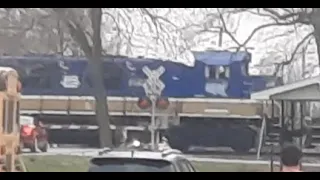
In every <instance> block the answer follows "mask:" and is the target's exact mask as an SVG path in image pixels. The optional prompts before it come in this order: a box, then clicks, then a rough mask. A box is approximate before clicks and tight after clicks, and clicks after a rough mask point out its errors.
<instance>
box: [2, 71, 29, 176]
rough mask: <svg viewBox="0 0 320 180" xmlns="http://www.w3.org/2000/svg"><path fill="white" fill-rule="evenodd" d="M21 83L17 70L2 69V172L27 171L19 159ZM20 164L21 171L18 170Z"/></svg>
mask: <svg viewBox="0 0 320 180" xmlns="http://www.w3.org/2000/svg"><path fill="white" fill-rule="evenodd" d="M20 90H21V83H20V81H19V76H18V73H17V71H16V70H14V69H12V68H9V67H0V166H1V171H2V172H16V171H22V172H23V171H25V170H24V169H25V168H23V167H22V168H21V166H23V163H21V162H20V160H21V158H20V157H19V155H18V154H17V153H18V149H19V142H20V140H19V138H20V125H19V114H20V113H19V109H20V108H19V101H20ZM18 164H20V166H19V169H18V168H17V167H18V166H17V165H18Z"/></svg>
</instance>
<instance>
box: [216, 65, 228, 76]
mask: <svg viewBox="0 0 320 180" xmlns="http://www.w3.org/2000/svg"><path fill="white" fill-rule="evenodd" d="M229 77H230V67H228V66H217V69H216V79H225V78H229Z"/></svg>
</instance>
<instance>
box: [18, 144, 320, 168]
mask: <svg viewBox="0 0 320 180" xmlns="http://www.w3.org/2000/svg"><path fill="white" fill-rule="evenodd" d="M98 151H99V149H97V148H74V147H63V148H50V149H49V151H48V152H46V153H30V152H28V151H24V154H23V156H47V155H72V156H87V157H88V156H89V157H90V156H96V155H97V152H98ZM186 156H187V157H188V159H189V160H190V161H198V162H216V163H231V164H232V163H233V164H257V165H268V164H270V161H267V160H245V159H238V158H236V157H235V158H234V159H230V158H228V159H225V158H214V157H209V156H208V157H205V156H198V155H186ZM275 164H279V162H275ZM303 166H306V167H308V166H309V167H320V163H303Z"/></svg>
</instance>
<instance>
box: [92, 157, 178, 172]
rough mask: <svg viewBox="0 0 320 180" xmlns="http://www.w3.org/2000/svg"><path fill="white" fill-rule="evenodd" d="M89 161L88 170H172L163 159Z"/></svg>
mask: <svg viewBox="0 0 320 180" xmlns="http://www.w3.org/2000/svg"><path fill="white" fill-rule="evenodd" d="M91 163H92V164H93V167H91V168H90V169H89V172H174V168H173V166H172V164H171V163H170V162H168V161H165V160H153V159H152V160H150V159H134V158H128V159H126V158H96V159H93V160H91Z"/></svg>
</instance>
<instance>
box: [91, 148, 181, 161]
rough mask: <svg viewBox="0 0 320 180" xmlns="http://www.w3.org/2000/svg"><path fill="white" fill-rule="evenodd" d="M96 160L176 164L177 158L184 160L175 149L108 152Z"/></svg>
mask: <svg viewBox="0 0 320 180" xmlns="http://www.w3.org/2000/svg"><path fill="white" fill-rule="evenodd" d="M96 158H110V159H112V158H120V159H121V158H123V159H129V158H133V159H149V160H163V161H168V162H174V161H175V160H176V159H177V158H184V159H185V157H184V156H183V154H182V153H181V152H180V151H178V150H175V149H167V150H164V151H159V150H158V151H151V150H135V149H127V150H107V151H105V152H104V153H103V154H101V155H99V156H96V157H93V158H92V159H96Z"/></svg>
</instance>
